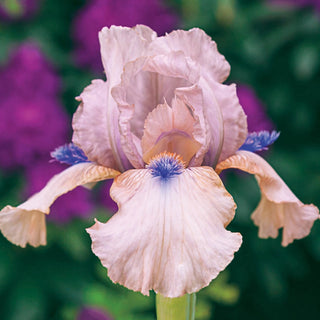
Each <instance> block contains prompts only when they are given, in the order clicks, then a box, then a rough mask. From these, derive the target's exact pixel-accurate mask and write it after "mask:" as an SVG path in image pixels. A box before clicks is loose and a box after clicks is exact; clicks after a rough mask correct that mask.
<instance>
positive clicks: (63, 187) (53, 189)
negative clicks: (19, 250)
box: [0, 163, 120, 247]
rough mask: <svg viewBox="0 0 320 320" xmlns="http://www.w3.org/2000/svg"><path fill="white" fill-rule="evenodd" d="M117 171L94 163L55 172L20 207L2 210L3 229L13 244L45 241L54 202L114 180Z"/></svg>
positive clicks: (0, 222) (42, 242)
mask: <svg viewBox="0 0 320 320" xmlns="http://www.w3.org/2000/svg"><path fill="white" fill-rule="evenodd" d="M118 174H120V173H119V172H118V171H116V170H113V169H109V168H106V167H102V166H98V165H96V164H93V163H80V164H76V165H74V166H72V167H70V168H68V169H66V170H64V171H62V172H61V173H59V174H57V175H55V176H54V177H53V178H52V179H51V180H50V181H49V182H48V184H47V185H46V186H45V187H44V188H43V189H42V190H41V191H40V192H38V193H36V194H35V195H33V196H32V197H31V198H29V199H28V200H27V201H26V202H24V203H22V204H21V205H19V206H18V207H12V206H6V207H5V208H3V209H2V210H1V211H0V230H1V232H2V234H3V235H4V236H5V237H6V238H7V239H8V240H9V241H11V242H12V243H14V244H16V245H19V246H21V247H25V246H26V244H27V243H29V244H30V245H32V246H34V247H37V246H39V245H44V244H46V226H45V214H49V212H50V206H51V205H52V203H53V202H54V201H55V200H56V199H57V198H58V197H59V196H61V195H63V194H64V193H67V192H68V191H71V190H72V189H74V188H76V187H77V186H80V185H84V184H87V183H92V182H97V181H100V180H105V179H111V178H114V177H115V176H117V175H118Z"/></svg>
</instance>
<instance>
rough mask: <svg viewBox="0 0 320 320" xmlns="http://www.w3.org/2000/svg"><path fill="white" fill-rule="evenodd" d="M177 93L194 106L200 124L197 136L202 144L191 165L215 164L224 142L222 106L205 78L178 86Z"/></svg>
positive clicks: (189, 104)
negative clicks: (191, 84)
mask: <svg viewBox="0 0 320 320" xmlns="http://www.w3.org/2000/svg"><path fill="white" fill-rule="evenodd" d="M176 95H177V97H178V98H179V99H181V100H182V101H184V102H185V103H186V104H187V105H188V106H192V108H193V112H194V115H195V116H196V117H197V118H198V122H199V126H198V128H197V130H196V132H195V137H196V139H197V141H199V142H200V143H201V145H202V147H201V148H200V150H199V151H198V153H197V154H196V156H195V157H194V158H193V159H192V160H191V163H190V166H200V165H201V164H202V163H203V162H204V163H205V164H210V166H214V165H215V164H216V162H217V161H218V157H219V154H220V151H221V148H222V143H223V121H222V114H221V110H220V106H219V105H218V103H217V100H216V98H215V96H214V94H213V91H212V90H211V89H210V87H209V86H208V83H207V82H206V81H204V79H202V78H200V82H199V84H195V85H193V86H190V87H185V88H177V89H176Z"/></svg>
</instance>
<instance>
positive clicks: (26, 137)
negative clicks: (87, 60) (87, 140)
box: [0, 92, 68, 169]
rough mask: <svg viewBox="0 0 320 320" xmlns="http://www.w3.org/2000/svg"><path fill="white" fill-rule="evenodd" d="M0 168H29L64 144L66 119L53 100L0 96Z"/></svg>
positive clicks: (11, 95)
mask: <svg viewBox="0 0 320 320" xmlns="http://www.w3.org/2000/svg"><path fill="white" fill-rule="evenodd" d="M0 118H1V121H0V166H1V167H3V168H6V169H9V168H14V167H16V166H24V167H25V166H28V165H29V164H30V163H33V162H34V161H35V160H36V159H38V158H43V157H46V159H47V160H48V159H49V153H50V151H51V150H52V149H54V148H55V147H56V146H57V145H59V144H61V143H64V141H65V137H66V135H67V131H68V130H67V128H68V127H67V123H68V119H67V116H66V114H65V113H64V112H63V110H62V108H61V105H60V104H59V103H58V102H57V101H55V99H53V98H51V99H50V98H48V97H45V96H44V97H34V98H33V99H30V98H27V99H26V98H24V97H23V96H19V95H18V96H14V92H13V93H10V94H9V96H7V97H3V96H1V97H0Z"/></svg>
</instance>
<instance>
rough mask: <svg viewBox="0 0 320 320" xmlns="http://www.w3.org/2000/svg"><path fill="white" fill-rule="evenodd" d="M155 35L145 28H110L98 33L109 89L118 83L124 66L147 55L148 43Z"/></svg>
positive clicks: (142, 26)
mask: <svg viewBox="0 0 320 320" xmlns="http://www.w3.org/2000/svg"><path fill="white" fill-rule="evenodd" d="M156 37H157V34H156V33H155V32H154V31H153V30H152V29H150V28H149V27H147V26H144V25H137V26H136V27H134V28H128V27H119V26H111V27H110V28H107V27H105V28H103V29H102V30H101V31H100V33H99V40H100V48H101V57H102V63H103V66H104V70H105V72H106V75H107V79H108V82H109V85H110V87H113V86H114V85H116V84H118V83H119V82H120V77H121V74H122V72H123V68H124V66H125V64H126V63H127V62H129V61H134V60H135V59H137V58H139V57H141V56H147V55H148V48H149V44H150V42H151V41H152V40H153V39H155V38H156Z"/></svg>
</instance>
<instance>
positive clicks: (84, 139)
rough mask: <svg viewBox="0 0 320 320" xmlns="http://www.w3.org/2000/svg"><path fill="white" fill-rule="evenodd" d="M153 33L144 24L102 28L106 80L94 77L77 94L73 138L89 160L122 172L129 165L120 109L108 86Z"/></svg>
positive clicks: (146, 46) (114, 81) (102, 53)
mask: <svg viewBox="0 0 320 320" xmlns="http://www.w3.org/2000/svg"><path fill="white" fill-rule="evenodd" d="M155 37H156V33H155V32H154V31H152V30H151V29H150V28H148V27H146V26H142V25H139V26H137V27H135V28H125V27H115V26H112V27H110V28H103V29H102V31H101V32H100V33H99V39H100V45H101V55H102V60H103V65H104V68H105V72H106V75H107V82H104V81H102V80H95V81H93V82H92V84H91V85H90V86H88V87H87V88H86V89H85V90H84V92H83V93H82V94H81V95H80V98H79V100H80V101H81V104H80V106H79V108H78V110H77V112H76V113H75V115H74V119H73V129H74V135H73V141H74V143H75V144H77V145H79V146H80V147H81V148H82V149H83V150H84V152H85V153H86V155H87V156H88V158H89V159H90V160H91V161H95V162H97V163H99V164H101V165H103V166H107V167H111V168H115V169H118V170H121V171H124V170H126V169H129V168H132V164H130V162H129V161H128V159H127V157H126V156H125V154H124V152H123V150H122V147H121V142H120V133H119V123H118V121H119V110H118V107H117V104H116V103H115V101H114V100H113V98H112V96H111V94H110V91H111V88H112V87H113V86H114V85H116V84H118V83H119V82H120V76H121V73H122V71H123V68H124V65H125V64H126V63H127V62H128V61H130V60H134V59H136V58H137V57H140V56H141V55H144V54H146V53H147V48H148V46H149V43H150V41H152V39H153V38H155Z"/></svg>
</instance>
